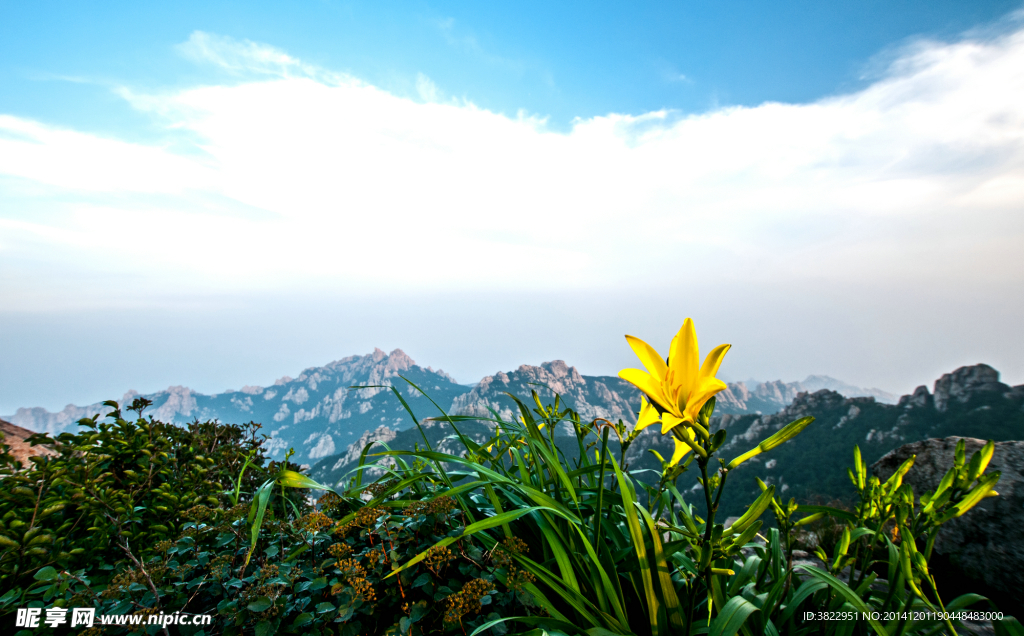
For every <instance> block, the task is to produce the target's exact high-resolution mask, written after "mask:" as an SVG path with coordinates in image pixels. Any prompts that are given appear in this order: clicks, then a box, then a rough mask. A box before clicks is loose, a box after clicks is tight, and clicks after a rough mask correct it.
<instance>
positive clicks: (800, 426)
mask: <svg viewBox="0 0 1024 636" xmlns="http://www.w3.org/2000/svg"><path fill="white" fill-rule="evenodd" d="M813 421H814V418H813V417H811V416H810V415H808V416H806V417H801V418H800V419H798V420H795V421H792V422H790V423H789V424H786V425H785V426H783V427H782V428H781V429H780V430H779V431H778V432H776V433H775V434H774V435H772V436H771V437H769V438H768V439H766V440H764V441H763V442H761V443H760V444H758V445H757V447H758V448H760V449H761V451H762V452H768V451H770V450H771V449H773V448H775V447H776V446H780V445H781V444H784V443H786V442H788V441H789V440H791V439H793V438H794V437H796V436H797V435H799V434H800V432H801V431H803V430H804V429H805V428H807V426H808V425H809V424H810V423H811V422H813Z"/></svg>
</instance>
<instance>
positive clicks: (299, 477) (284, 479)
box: [277, 470, 330, 490]
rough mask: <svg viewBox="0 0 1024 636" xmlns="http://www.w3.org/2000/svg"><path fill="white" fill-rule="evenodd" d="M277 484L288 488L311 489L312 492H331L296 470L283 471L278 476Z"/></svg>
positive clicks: (326, 487)
mask: <svg viewBox="0 0 1024 636" xmlns="http://www.w3.org/2000/svg"><path fill="white" fill-rule="evenodd" d="M277 483H278V484H280V485H282V486H285V487H286V488H309V489H312V490H330V488H329V487H328V486H324V485H323V484H321V483H320V482H318V481H316V480H315V479H311V478H309V477H307V476H305V475H303V474H302V473H297V472H295V471H294V470H282V471H281V472H279V473H278V474H277Z"/></svg>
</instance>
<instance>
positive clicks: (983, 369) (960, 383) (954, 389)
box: [934, 364, 1010, 412]
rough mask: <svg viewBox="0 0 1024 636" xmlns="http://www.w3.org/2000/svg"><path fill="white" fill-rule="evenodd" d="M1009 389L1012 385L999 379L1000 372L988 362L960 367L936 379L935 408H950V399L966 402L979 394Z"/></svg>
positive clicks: (1001, 391) (943, 409)
mask: <svg viewBox="0 0 1024 636" xmlns="http://www.w3.org/2000/svg"><path fill="white" fill-rule="evenodd" d="M1009 391H1010V387H1009V386H1007V385H1006V384H1003V383H1002V382H1000V381H999V372H998V371H996V370H995V369H993V368H992V367H990V366H988V365H987V364H976V365H974V366H970V367H960V368H959V369H957V370H956V371H954V372H953V373H947V374H945V375H943V376H942V377H941V378H939V379H938V380H936V381H935V396H934V399H935V408H936V410H938V411H940V412H941V411H945V410H946V409H947V408H949V403H950V401H956V402H959V403H960V404H966V403H967V402H968V401H969V400H970V399H971V398H973V397H974V396H977V395H978V394H984V393H991V394H999V395H1002V394H1004V393H1008V392H1009Z"/></svg>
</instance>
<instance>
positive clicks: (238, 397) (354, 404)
mask: <svg viewBox="0 0 1024 636" xmlns="http://www.w3.org/2000/svg"><path fill="white" fill-rule="evenodd" d="M403 377H404V378H406V379H407V380H409V381H410V382H411V383H412V384H410V383H409V382H406V381H404V380H403V379H402V378H403ZM413 384H414V385H415V387H414V386H413ZM353 386H367V387H371V388H363V389H358V388H351V387H353ZM392 387H393V388H394V389H396V390H398V391H399V392H400V393H401V395H402V397H403V398H404V399H405V400H406V401H407V402H408V403H409V405H410V407H411V408H412V410H413V412H414V413H415V414H416V416H417V418H418V419H423V418H426V417H431V416H437V415H440V411H439V410H438V408H437V407H435V406H434V405H433V404H432V403H431V400H433V401H434V402H436V403H437V405H439V406H440V407H442V408H443V409H445V411H447V412H448V413H451V414H461V415H481V416H488V415H489V410H488V409H494V411H495V412H498V413H499V414H501V415H502V416H504V417H508V416H510V415H511V412H512V408H513V406H514V405H513V403H512V401H511V400H510V399H509V398H508V397H507V396H506V395H505V392H509V393H512V394H514V395H518V396H529V394H530V391H531V390H537V391H538V392H539V393H541V395H542V397H545V398H549V397H551V396H552V395H553V392H554V393H558V394H560V395H561V396H562V400H563V402H564V403H566V404H567V405H569V406H570V407H571V408H573V409H574V410H576V411H577V412H578V413H579V414H580V416H581V417H582V418H584V419H586V420H592V419H594V418H597V417H603V418H606V419H609V420H611V421H613V422H614V421H617V420H619V419H621V420H623V421H624V422H627V423H632V422H634V421H635V419H636V415H635V412H636V410H637V409H638V408H639V399H640V396H639V393H638V392H637V390H636V389H635V388H634V387H633V386H632V385H630V384H628V383H626V382H624V381H623V380H621V379H619V378H618V377H614V376H586V375H582V374H581V373H580V372H579V371H578V370H577V369H576V368H575V367H572V366H569V365H567V364H566V363H565V362H563V361H561V360H555V361H552V362H545V363H543V364H541V365H540V366H531V365H522V366H520V367H519V368H518V369H516V370H514V371H509V372H503V371H499V372H497V373H495V374H494V375H489V376H487V377H485V378H483V379H482V380H480V381H479V382H478V383H476V384H474V385H471V386H467V385H463V384H459V383H458V382H456V381H455V379H454V378H452V377H451V376H450V375H448V374H447V373H445V372H444V371H441V370H436V371H435V370H434V369H432V368H431V367H423V366H420V365H418V364H416V363H415V362H414V361H413V360H412V358H410V357H409V356H408V355H406V354H405V353H404V352H403V351H402V350H401V349H396V350H394V351H392V352H391V353H390V354H388V353H385V352H384V351H381V350H380V349H376V350H375V351H374V352H373V353H370V354H367V355H362V356H349V357H346V358H342V359H341V360H337V361H334V362H331V363H329V364H326V365H324V366H322V367H311V368H308V369H305V370H304V371H302V372H301V373H300V374H298V376H296V377H294V378H292V377H289V376H285V377H282V378H280V379H279V380H277V381H276V382H274V383H273V384H272V385H271V386H269V387H262V386H244V387H242V388H241V389H238V390H230V391H225V392H223V393H218V394H215V395H204V394H202V393H198V392H196V391H193V390H192V389H189V388H188V387H185V386H172V387H169V388H168V389H166V390H164V391H159V392H157V393H152V394H148V395H144V396H142V397H145V398H147V399H149V400H151V401H152V402H153V406H152V407H151V408H150V409H149V410H147V411H146V413H145V414H146V415H147V416H148V415H151V416H153V417H154V418H156V419H159V420H163V421H165V422H177V423H185V422H189V421H192V420H194V419H199V420H220V421H222V422H248V421H255V422H257V423H260V424H262V425H263V429H262V432H263V433H264V434H265V435H267V436H268V438H269V439H268V442H267V449H268V452H269V453H270V455H271V456H272V457H273V458H275V459H281V458H283V457H284V454H285V452H286V451H287V450H288V449H289V448H294V449H295V455H294V456H293V459H292V461H295V462H297V463H300V464H307V465H313V464H315V463H317V462H319V461H321V460H323V459H324V458H326V457H332V456H336V455H343V454H345V453H347V452H349V449H350V447H356V446H358V447H359V448H361V445H360V444H359V443H358V442H359V441H360V440H362V439H364V437H365V436H366V435H367V434H374V435H387V433H384V432H381V431H379V429H381V427H383V428H385V429H388V430H390V431H394V432H398V431H402V430H407V429H409V428H412V427H413V422H412V420H411V418H410V417H409V415H408V413H407V412H406V410H405V408H404V407H403V406H402V404H401V403H400V402H399V401H398V400H397V399H396V398H395V396H394V394H393V393H392V390H391V388H392ZM416 387H418V389H417V388H416ZM822 388H827V389H831V390H835V391H838V392H840V393H842V394H844V395H846V396H849V397H857V396H872V397H874V398H875V399H876V400H878V401H884V402H894V401H895V397H894V396H892V395H889V394H888V393H885V392H884V391H881V390H879V389H861V388H858V387H854V386H850V385H848V384H845V383H843V382H840V381H838V380H835V379H833V378H829V377H827V376H813V375H812V376H809V377H808V378H807V379H806V380H804V381H803V382H788V383H787V382H782V381H780V380H776V381H773V382H759V383H755V382H750V381H748V382H737V383H730V384H729V386H728V389H727V390H726V391H723V392H722V393H720V394H719V396H718V404H719V406H718V413H724V414H730V415H748V414H770V413H775V412H778V411H779V410H781V409H783V408H785V407H786V406H787V405H789V404H790V403H792V402H793V400H794V399H795V398H796V397H797V396H798V395H799V394H800V393H802V392H808V391H815V390H819V389H822ZM420 389H422V392H421V391H420ZM424 393H426V395H428V396H429V398H430V399H427V398H426V397H425V396H424ZM135 397H139V393H138V392H137V391H128V392H127V393H125V394H124V395H123V396H122V397H121V400H120V403H121V404H122V406H123V405H125V404H127V403H130V402H131V401H132V400H133V399H134V398H135ZM110 410H111V409H110V407H106V406H103V404H102V403H96V404H90V405H86V406H75V405H70V404H69V405H68V406H66V407H65V408H64V409H62V410H61V411H58V412H50V411H47V410H46V409H44V408H41V407H35V408H19V409H18V410H17V412H16V413H14V414H13V415H9V416H4V417H3V419H5V420H8V421H9V422H11V423H13V424H16V425H18V426H22V427H24V428H27V429H30V430H33V431H36V432H44V433H48V434H50V435H56V434H59V433H60V432H62V431H64V430H68V429H69V428H72V427H74V426H75V423H76V422H77V421H78V420H79V419H81V418H83V417H92V416H94V415H96V414H100V415H106V414H107V413H109V412H110Z"/></svg>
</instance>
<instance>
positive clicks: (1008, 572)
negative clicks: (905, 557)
mask: <svg viewBox="0 0 1024 636" xmlns="http://www.w3.org/2000/svg"><path fill="white" fill-rule="evenodd" d="M936 394H938V391H936ZM961 439H963V440H964V442H965V446H966V451H967V460H968V461H970V457H971V455H972V454H973V453H974V452H975V451H976V450H978V449H979V448H981V447H982V446H984V445H985V441H984V440H980V439H974V438H970V437H965V438H961V437H946V438H944V439H926V440H922V441H919V442H913V443H911V444H905V445H903V446H900V447H899V448H897V449H896V450H893V451H891V452H890V453H888V454H887V455H885V456H883V457H882V458H881V459H879V460H878V461H877V462H876V463H875V464H874V465H872V466H871V470H872V473H873V474H874V475H877V476H878V478H879V479H883V480H884V479H888V478H889V476H890V475H892V473H893V472H894V471H895V470H896V468H897V467H899V465H900V464H902V463H903V462H904V461H905V460H906V459H907V458H909V457H910V456H911V455H916V456H917V458H916V459H915V460H914V466H913V468H911V469H910V472H908V473H907V475H906V477H904V479H903V482H904V483H909V484H911V485H912V486H913V487H914V494H915V495H917V496H918V497H920V496H921V494H923V493H925V492H933V491H934V490H935V488H936V487H938V485H939V481H940V480H941V479H942V476H943V475H945V474H946V471H947V470H949V469H950V468H951V467H952V466H953V457H954V453H955V451H956V444H957V442H958V441H959V440H961ZM993 471H999V472H1000V473H1002V475H1001V477H1000V479H999V483H998V484H997V485H996V491H997V492H998V493H999V496H997V497H990V498H987V499H985V500H984V501H982V502H981V503H980V504H978V505H977V506H976V507H975V508H973V509H972V510H970V511H969V512H967V513H966V514H965V515H964V516H962V517H959V518H956V519H952V520H950V521H948V522H947V523H946V524H944V525H943V526H942V529H941V530H940V531H939V535H938V537H937V539H936V541H935V552H936V553H937V554H939V555H942V556H944V557H945V558H947V559H948V560H949V562H950V563H951V564H952V565H953V566H954V567H955V568H956V569H958V570H960V571H961V572H962V573H963V574H964V575H966V576H967V577H969V578H971V579H974V580H975V581H979V582H982V583H984V585H985V586H986V587H988V588H990V589H992V590H996V591H1000V592H1005V593H1007V594H1008V595H1009V596H1010V598H1011V599H1012V600H1013V602H1015V603H1018V604H1024V441H1011V442H997V443H996V445H995V453H994V454H993V455H992V461H991V462H990V463H989V466H988V469H987V471H986V472H989V473H991V472H993ZM940 590H941V588H940Z"/></svg>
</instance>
